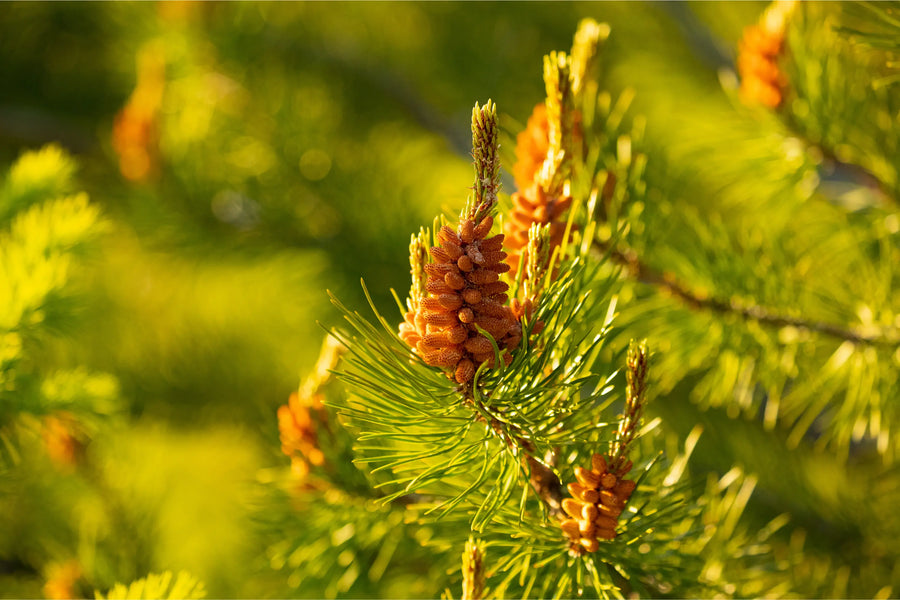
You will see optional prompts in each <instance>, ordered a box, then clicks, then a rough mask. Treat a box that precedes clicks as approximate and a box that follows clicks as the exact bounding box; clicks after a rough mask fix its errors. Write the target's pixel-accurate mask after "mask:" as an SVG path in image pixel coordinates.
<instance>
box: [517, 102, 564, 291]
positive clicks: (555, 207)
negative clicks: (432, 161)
mask: <svg viewBox="0 0 900 600" xmlns="http://www.w3.org/2000/svg"><path fill="white" fill-rule="evenodd" d="M573 116H574V121H575V122H574V125H573V129H574V131H573V136H572V137H573V143H576V144H580V143H581V123H580V121H581V119H580V113H578V112H575V114H574V115H573ZM549 149H550V123H549V121H548V117H547V107H546V105H545V104H544V103H540V104H538V105H537V106H535V107H534V111H533V112H532V113H531V116H530V117H529V118H528V125H527V126H526V128H525V130H524V131H522V132H521V133H519V135H518V137H517V138H516V164H515V165H514V166H513V176H514V177H515V180H516V187H517V188H518V190H519V191H517V192H515V193H514V194H513V195H512V198H511V200H512V204H513V206H512V210H511V211H510V213H509V218H508V219H507V220H506V222H505V223H504V224H503V232H504V233H505V234H506V238H507V241H506V245H507V248H509V250H510V253H509V257H508V258H507V263H509V266H510V268H511V269H512V271H513V273H515V272H516V270H517V269H518V267H519V260H520V259H519V257H520V255H521V254H522V252H523V248H525V246H527V245H528V229H529V228H530V227H531V225H532V224H534V223H537V224H539V225H545V224H547V223H549V224H550V228H551V231H550V238H551V245H550V252H553V249H554V248H555V247H557V246H559V245H560V244H561V243H562V241H563V236H564V235H565V230H566V220H565V218H564V217H565V213H566V211H567V210H568V209H569V206H571V204H572V198H571V197H569V196H564V197H557V196H554V195H552V194H549V193H547V191H545V190H544V189H543V188H542V186H541V185H539V184H538V181H537V180H538V174H539V173H540V171H541V169H542V167H543V164H544V161H545V160H546V159H547V153H548V151H549ZM526 260H527V257H526Z"/></svg>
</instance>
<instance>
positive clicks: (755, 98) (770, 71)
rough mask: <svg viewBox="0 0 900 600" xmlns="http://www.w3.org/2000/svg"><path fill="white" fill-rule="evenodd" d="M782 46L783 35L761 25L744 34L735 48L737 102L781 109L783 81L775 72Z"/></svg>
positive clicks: (782, 77)
mask: <svg viewBox="0 0 900 600" xmlns="http://www.w3.org/2000/svg"><path fill="white" fill-rule="evenodd" d="M783 43H784V31H783V30H780V29H774V30H773V29H769V28H766V27H765V26H763V25H751V26H750V27H747V28H746V29H745V30H744V37H743V38H742V39H741V41H740V44H739V46H738V49H739V54H738V61H737V66H738V72H739V73H740V76H741V89H740V94H741V98H742V100H743V101H744V102H745V103H759V104H763V105H765V106H768V107H769V108H778V106H780V105H781V101H782V97H783V91H784V88H785V87H786V85H787V80H786V78H785V76H784V74H783V73H782V72H781V70H780V69H779V68H778V56H779V55H780V54H781V49H782V45H783Z"/></svg>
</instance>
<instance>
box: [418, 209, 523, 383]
mask: <svg viewBox="0 0 900 600" xmlns="http://www.w3.org/2000/svg"><path fill="white" fill-rule="evenodd" d="M493 224H494V219H493V217H491V216H490V215H488V216H486V217H484V218H483V219H482V220H481V221H480V222H479V223H477V224H476V223H474V222H473V221H472V220H471V219H465V218H464V219H462V220H460V223H459V227H458V228H457V230H456V231H453V229H451V228H450V227H448V226H447V225H444V226H443V227H441V229H440V230H439V231H438V235H437V237H438V240H439V242H440V246H434V247H432V248H431V251H430V252H431V256H432V258H433V259H434V262H432V263H429V264H426V265H425V272H426V273H427V274H428V279H427V282H426V290H427V291H428V296H427V297H425V298H423V299H422V301H421V303H420V306H419V310H420V311H421V314H422V315H423V318H424V321H425V324H426V333H425V335H424V336H423V337H422V339H420V340H419V341H418V342H417V344H416V351H417V352H418V354H419V356H421V357H422V359H423V360H424V361H425V362H426V363H427V364H429V365H431V366H435V367H443V368H447V369H451V371H452V376H453V378H454V379H455V380H456V381H457V383H461V384H464V383H468V382H469V381H471V380H472V378H473V377H474V376H475V371H476V370H477V369H478V367H479V366H480V365H482V364H485V363H487V365H488V366H489V367H493V366H494V362H495V359H494V345H493V344H492V343H491V340H490V339H488V337H486V336H485V335H484V334H483V333H481V332H480V331H479V328H480V329H481V330H483V331H484V332H486V333H488V334H490V336H491V337H492V338H493V339H494V341H495V342H496V343H497V347H498V350H499V351H500V352H503V351H504V350H507V351H512V350H513V349H515V348H516V347H517V346H518V345H519V342H520V341H521V339H522V328H521V325H520V324H519V322H518V321H517V320H516V318H515V317H514V316H513V314H512V311H511V310H510V308H509V307H508V306H506V303H507V301H508V299H509V297H508V296H507V294H506V292H507V290H509V285H508V284H506V283H504V282H502V281H500V275H501V274H502V273H505V272H507V271H509V265H507V264H506V263H504V262H503V261H504V259H505V258H506V252H504V251H503V249H502V248H503V237H504V236H503V234H498V235H495V236H492V237H487V235H488V233H490V230H491V227H492V226H493ZM503 360H504V361H505V362H506V364H509V363H510V362H511V361H512V356H511V355H510V354H509V352H506V353H505V354H503Z"/></svg>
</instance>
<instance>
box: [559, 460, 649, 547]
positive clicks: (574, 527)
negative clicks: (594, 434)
mask: <svg viewBox="0 0 900 600" xmlns="http://www.w3.org/2000/svg"><path fill="white" fill-rule="evenodd" d="M630 470H631V462H627V463H625V466H624V467H623V468H622V469H620V470H619V471H618V472H617V473H615V474H613V473H610V472H609V471H608V470H607V464H606V459H605V458H604V457H603V455H601V454H594V455H593V457H592V458H591V469H590V470H588V469H582V468H581V467H575V478H576V479H577V480H578V482H577V483H570V484H569V485H568V488H569V493H571V494H572V498H566V499H565V500H563V501H562V507H563V510H564V511H565V512H566V513H567V514H568V515H569V516H570V517H571V518H570V519H566V520H565V521H563V523H562V525H561V527H562V530H563V533H565V534H566V536H568V538H569V540H570V541H571V548H572V551H574V552H577V553H583V552H596V551H597V549H598V548H599V547H600V543H599V541H598V540H601V539H603V540H611V539H614V538H615V537H616V526H617V524H618V521H619V515H620V514H622V510H623V509H624V508H625V504H626V503H627V502H628V499H629V498H630V497H631V493H632V492H633V491H634V488H635V482H634V481H630V480H628V479H622V477H623V476H624V475H625V474H627V473H628V471H630Z"/></svg>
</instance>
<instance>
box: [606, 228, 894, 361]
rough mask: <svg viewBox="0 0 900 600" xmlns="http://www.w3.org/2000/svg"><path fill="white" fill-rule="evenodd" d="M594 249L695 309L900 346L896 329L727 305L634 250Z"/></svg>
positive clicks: (735, 303)
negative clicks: (866, 328)
mask: <svg viewBox="0 0 900 600" xmlns="http://www.w3.org/2000/svg"><path fill="white" fill-rule="evenodd" d="M594 247H595V248H597V249H599V250H600V251H602V252H608V253H609V256H610V258H611V259H612V260H613V261H614V262H616V263H617V264H619V265H621V266H623V267H625V268H626V270H627V271H628V273H629V275H630V276H631V277H632V279H635V280H636V281H639V282H641V283H644V284H647V285H651V286H653V287H656V288H660V289H663V290H666V291H667V292H669V293H670V294H672V295H673V296H675V297H676V298H678V299H679V300H681V301H682V302H684V304H686V305H687V306H689V307H690V308H692V309H694V310H705V311H710V312H714V313H719V314H734V315H738V316H740V317H741V318H743V319H745V320H747V321H755V322H757V323H759V324H761V325H765V326H767V327H773V328H781V327H796V328H798V329H803V330H806V331H811V332H813V333H821V334H823V335H827V336H829V337H833V338H837V339H840V340H844V341H848V342H852V343H854V344H861V345H867V346H886V347H894V346H900V332H898V331H897V330H896V329H895V328H891V329H886V328H884V329H882V330H881V331H880V332H878V333H877V334H869V333H863V332H861V331H857V330H854V329H852V328H848V327H843V326H841V325H835V324H833V323H825V322H822V321H812V320H808V319H803V318H800V317H793V316H789V315H784V314H779V313H777V312H775V311H773V310H771V309H768V308H766V307H764V306H760V305H758V304H750V305H744V304H742V303H740V302H738V301H737V300H734V299H732V300H731V301H728V302H726V301H724V300H721V299H718V298H712V297H706V296H703V295H700V294H697V293H696V292H694V291H693V290H691V289H690V288H689V287H687V286H686V285H684V284H683V283H681V282H679V281H677V280H675V279H674V278H673V277H672V276H671V275H667V274H662V273H660V272H659V271H657V270H655V269H654V268H653V267H651V266H649V265H647V264H646V263H645V262H643V261H642V260H641V259H640V257H639V256H638V255H637V253H636V252H635V251H634V250H633V249H631V248H627V247H626V248H624V249H620V248H617V247H609V246H608V245H607V244H604V243H603V242H599V241H596V240H595V241H594Z"/></svg>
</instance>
